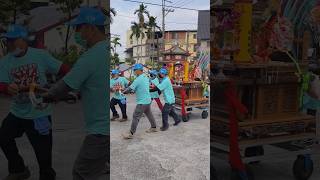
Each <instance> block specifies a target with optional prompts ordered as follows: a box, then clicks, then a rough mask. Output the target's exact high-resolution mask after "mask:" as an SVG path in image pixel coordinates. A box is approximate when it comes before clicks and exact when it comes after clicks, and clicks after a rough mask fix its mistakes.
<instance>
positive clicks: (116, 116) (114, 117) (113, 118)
mask: <svg viewBox="0 0 320 180" xmlns="http://www.w3.org/2000/svg"><path fill="white" fill-rule="evenodd" d="M118 118H120V116H119V115H115V116H113V117H112V118H111V119H110V120H111V121H115V120H117V119H118Z"/></svg>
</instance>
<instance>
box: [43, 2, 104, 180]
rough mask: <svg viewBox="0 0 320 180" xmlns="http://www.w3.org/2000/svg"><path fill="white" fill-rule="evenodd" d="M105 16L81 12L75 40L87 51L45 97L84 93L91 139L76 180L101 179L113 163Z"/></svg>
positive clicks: (85, 144) (78, 163)
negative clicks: (110, 144)
mask: <svg viewBox="0 0 320 180" xmlns="http://www.w3.org/2000/svg"><path fill="white" fill-rule="evenodd" d="M105 20H106V17H105V15H104V14H103V13H102V11H101V10H99V9H96V8H89V7H86V8H81V9H80V14H79V15H78V17H77V18H76V19H75V20H74V21H72V22H71V25H72V26H74V27H75V40H76V42H77V43H78V44H80V45H82V46H83V47H85V48H87V51H86V52H85V53H84V54H82V55H81V56H80V58H79V59H78V60H77V62H76V64H75V65H74V66H73V68H72V69H71V71H70V72H69V73H68V74H67V75H66V76H65V77H64V78H63V79H62V80H61V81H59V82H58V83H57V84H56V85H55V86H54V87H52V88H51V89H50V90H49V93H48V94H46V95H44V96H45V99H46V100H47V101H50V100H51V99H53V98H57V97H60V96H63V95H64V94H66V93H67V92H68V91H71V90H80V93H81V97H82V104H83V109H84V120H85V130H86V132H87V136H86V138H85V140H84V142H83V145H82V147H81V149H80V152H79V155H78V157H77V159H76V161H75V164H74V167H73V180H84V179H85V180H89V179H99V178H101V177H102V176H104V174H105V171H106V165H107V163H108V161H109V143H110V142H109V141H110V140H109V131H110V130H109V129H110V128H109V118H110V117H109V110H108V108H107V107H109V104H108V103H109V95H108V91H107V89H108V88H109V87H108V86H109V82H108V79H109V78H108V74H109V72H108V66H109V65H108V62H110V60H109V57H110V54H109V52H110V50H109V48H108V46H107V42H106V40H105V39H106V37H105V32H104V31H105V30H104V22H105Z"/></svg>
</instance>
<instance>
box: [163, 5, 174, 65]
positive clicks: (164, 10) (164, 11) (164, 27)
mask: <svg viewBox="0 0 320 180" xmlns="http://www.w3.org/2000/svg"><path fill="white" fill-rule="evenodd" d="M166 2H169V3H172V2H171V1H169V0H162V39H163V41H162V52H164V51H165V45H166V43H165V33H166V24H165V17H166V16H167V15H168V14H169V13H170V12H174V9H167V8H166ZM163 60H164V55H163V54H162V61H163Z"/></svg>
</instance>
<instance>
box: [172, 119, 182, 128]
mask: <svg viewBox="0 0 320 180" xmlns="http://www.w3.org/2000/svg"><path fill="white" fill-rule="evenodd" d="M179 123H181V120H180V119H179V120H178V121H176V122H174V124H173V125H174V126H178V124H179Z"/></svg>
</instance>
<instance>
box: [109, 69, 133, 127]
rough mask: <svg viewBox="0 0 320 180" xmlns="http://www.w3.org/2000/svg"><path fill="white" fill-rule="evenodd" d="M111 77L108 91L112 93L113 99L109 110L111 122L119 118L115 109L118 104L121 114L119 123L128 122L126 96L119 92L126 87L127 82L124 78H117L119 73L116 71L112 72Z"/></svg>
mask: <svg viewBox="0 0 320 180" xmlns="http://www.w3.org/2000/svg"><path fill="white" fill-rule="evenodd" d="M111 76H112V78H111V79H110V89H111V91H112V92H114V94H113V97H112V99H111V101H110V109H111V111H112V114H113V116H112V118H111V121H114V120H116V119H118V118H119V117H120V116H119V114H118V112H117V110H116V107H115V106H116V105H117V104H119V106H120V109H121V113H122V119H121V120H120V122H124V121H127V120H128V117H127V99H126V96H125V95H124V94H123V93H121V90H123V89H125V88H127V87H128V85H129V81H128V80H127V79H126V78H125V77H119V76H120V71H119V70H118V69H114V70H112V71H111Z"/></svg>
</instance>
